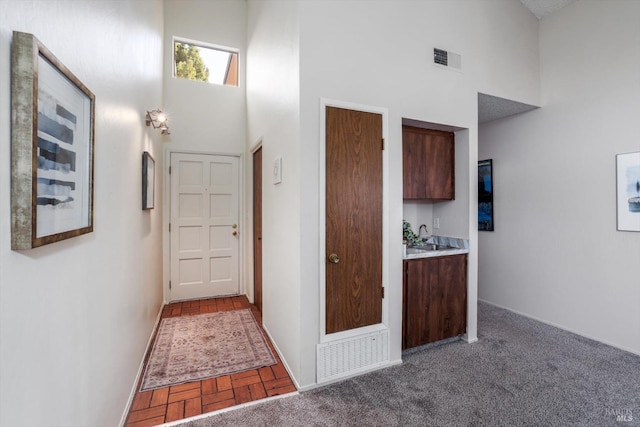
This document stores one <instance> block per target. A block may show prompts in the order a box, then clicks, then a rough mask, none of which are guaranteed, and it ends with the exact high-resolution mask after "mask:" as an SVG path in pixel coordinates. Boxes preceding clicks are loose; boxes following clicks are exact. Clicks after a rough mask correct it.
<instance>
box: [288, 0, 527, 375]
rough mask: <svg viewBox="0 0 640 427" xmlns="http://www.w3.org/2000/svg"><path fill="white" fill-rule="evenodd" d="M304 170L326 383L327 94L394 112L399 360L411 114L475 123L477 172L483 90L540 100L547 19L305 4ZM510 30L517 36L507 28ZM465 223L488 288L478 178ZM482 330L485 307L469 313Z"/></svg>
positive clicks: (393, 263) (432, 7) (306, 278)
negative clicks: (323, 185) (541, 33)
mask: <svg viewBox="0 0 640 427" xmlns="http://www.w3.org/2000/svg"><path fill="white" fill-rule="evenodd" d="M299 7H300V91H301V92H300V93H301V98H300V111H301V117H300V123H301V137H300V138H301V139H300V148H299V149H300V162H301V163H300V167H301V170H303V171H304V174H302V175H301V177H302V178H303V180H302V182H301V195H302V197H301V200H302V207H303V211H302V216H301V220H302V223H301V227H300V230H301V233H302V241H303V242H304V244H303V245H302V246H301V250H302V253H301V256H300V268H301V271H302V272H303V275H302V276H301V284H300V288H301V292H302V296H301V298H302V306H303V307H304V310H303V311H302V312H301V315H300V319H301V322H302V323H301V326H302V330H303V331H306V333H305V334H303V336H302V341H301V346H300V347H301V352H302V360H301V366H302V371H301V375H300V377H299V379H298V381H299V382H300V383H301V384H303V385H304V386H309V385H312V384H313V383H314V382H315V344H316V343H317V342H318V338H319V336H318V331H319V330H320V325H319V321H318V319H319V309H320V307H319V289H320V280H321V278H320V277H319V263H320V260H321V259H322V257H320V254H319V253H318V247H319V239H320V232H319V230H318V228H319V227H318V225H319V217H318V212H319V209H318V207H319V200H320V197H323V195H320V197H319V196H318V191H319V182H318V176H319V160H318V159H319V157H318V156H319V155H318V153H319V144H320V143H321V141H319V130H320V123H319V119H320V111H319V105H320V103H319V99H320V98H321V97H325V98H330V99H336V100H343V101H348V102H353V103H358V104H364V105H372V106H378V107H385V108H388V109H389V126H390V129H389V141H387V144H386V146H387V149H388V150H389V158H390V162H389V168H390V170H389V174H390V182H389V194H390V208H389V215H390V224H391V227H390V230H389V236H388V237H389V248H388V249H389V253H390V259H389V265H388V266H387V267H388V269H389V272H390V277H391V279H390V280H391V283H389V284H387V289H388V291H389V294H388V298H389V309H390V318H389V327H390V330H391V335H390V343H391V346H392V348H391V360H392V361H399V360H400V358H401V350H400V348H401V345H400V344H401V313H402V292H401V284H402V276H401V269H402V252H401V250H402V248H401V240H400V233H401V224H402V215H403V201H402V172H401V171H402V169H401V168H402V149H401V143H402V128H401V126H402V118H403V117H409V118H411V119H414V120H420V121H425V122H431V123H440V124H445V125H450V126H456V127H458V128H467V129H469V131H468V132H467V138H468V162H469V165H468V167H469V169H470V170H475V167H477V163H476V161H477V131H476V129H477V92H478V91H479V90H480V89H482V91H483V92H485V93H499V94H501V95H502V96H503V97H507V98H511V99H517V100H519V101H521V102H529V103H533V104H535V103H538V100H539V99H538V95H539V94H538V84H539V74H538V67H537V58H538V22H537V20H536V19H535V17H534V16H533V15H532V14H531V13H530V12H528V11H527V10H526V9H525V8H524V7H523V6H522V4H521V3H520V2H518V1H515V0H514V1H483V2H476V1H462V2H451V1H428V2H415V1H393V2H392V1H367V2H362V1H302V2H300V3H299ZM506 34H508V37H506V36H505V35H506ZM434 47H441V48H445V49H448V50H451V51H454V52H457V53H460V54H462V55H463V62H464V71H463V72H462V73H457V72H455V71H450V70H444V69H441V68H438V67H436V66H434V65H433V64H432V52H433V50H432V49H433V48H434ZM468 182H469V187H468V191H469V193H468V194H467V196H468V200H467V201H466V203H460V204H458V209H461V210H464V212H462V211H461V212H460V213H459V216H460V217H461V218H462V217H465V216H466V217H467V218H468V222H467V227H466V229H465V230H463V232H466V233H468V236H469V238H470V239H471V245H472V246H471V247H472V252H471V254H470V263H469V267H470V276H469V296H470V305H472V304H473V303H474V302H475V300H474V298H475V296H476V275H475V271H474V269H475V268H476V265H477V264H476V256H477V253H476V251H475V250H474V249H475V245H476V244H477V243H476V238H477V231H476V228H475V227H476V226H475V222H476V220H475V218H476V206H477V203H475V201H476V199H475V197H476V196H475V193H476V192H477V190H476V188H477V187H476V186H477V180H476V179H475V177H474V178H473V179H471V178H469V179H468ZM469 317H470V327H469V332H470V334H474V333H475V322H476V318H475V312H470V313H469Z"/></svg>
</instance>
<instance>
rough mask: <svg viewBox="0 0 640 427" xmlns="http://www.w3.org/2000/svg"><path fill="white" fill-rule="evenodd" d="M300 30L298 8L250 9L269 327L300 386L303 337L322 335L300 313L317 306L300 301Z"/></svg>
mask: <svg viewBox="0 0 640 427" xmlns="http://www.w3.org/2000/svg"><path fill="white" fill-rule="evenodd" d="M298 23H299V18H298V2H294V1H289V0H284V1H275V0H274V1H262V0H255V1H249V3H248V39H247V67H248V75H247V113H248V126H247V130H248V146H247V151H248V150H249V149H250V148H251V147H253V146H254V145H255V144H256V143H258V141H262V159H263V168H262V171H263V176H262V194H263V196H262V223H263V225H262V254H263V257H262V265H263V267H262V274H263V277H262V310H263V313H262V321H263V325H264V328H265V330H266V331H267V333H268V334H269V335H270V336H271V338H272V341H273V343H274V345H275V346H276V347H277V348H278V351H280V353H281V354H282V356H283V359H284V360H283V361H284V362H285V363H286V364H287V367H288V368H289V369H290V372H291V374H292V376H293V379H294V381H296V383H297V385H300V372H301V366H300V363H301V362H300V360H301V356H300V352H301V348H300V341H301V335H303V334H304V335H306V334H315V331H313V330H305V329H304V328H303V327H302V325H301V322H300V316H301V313H302V312H303V311H306V310H314V307H309V306H304V305H302V302H301V299H300V296H301V293H302V286H303V285H302V281H301V278H302V277H303V275H304V276H306V274H307V272H303V271H302V270H301V253H302V252H303V248H304V247H306V245H307V242H304V241H303V239H302V230H301V229H300V224H301V218H302V216H304V215H305V210H306V209H307V208H306V206H303V205H302V200H301V199H302V197H301V193H300V192H301V185H300V182H301V181H302V180H303V179H304V176H305V175H306V173H307V172H306V171H304V169H303V167H302V165H301V164H300V144H301V142H300V77H299V37H298ZM280 156H281V157H282V182H281V183H280V184H277V185H274V184H273V180H272V175H271V171H272V168H271V165H272V162H273V160H274V159H275V158H276V157H280ZM247 169H248V170H250V168H247ZM248 182H250V180H248ZM247 210H248V211H250V210H251V205H250V204H249V203H248V204H247ZM249 233H251V231H249ZM252 277H253V276H250V279H249V280H248V281H247V283H252V281H253V280H252ZM249 286H251V285H248V287H249Z"/></svg>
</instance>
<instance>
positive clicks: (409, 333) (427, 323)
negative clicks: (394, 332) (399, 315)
mask: <svg viewBox="0 0 640 427" xmlns="http://www.w3.org/2000/svg"><path fill="white" fill-rule="evenodd" d="M438 260H439V258H425V259H421V260H414V261H408V262H407V286H406V289H407V291H406V295H407V296H406V310H405V313H404V314H405V319H406V321H405V324H406V326H405V328H406V329H405V348H411V347H417V346H419V345H422V344H426V343H428V342H430V341H431V340H430V336H429V334H430V330H431V329H432V327H431V324H432V323H433V318H434V316H436V315H437V314H436V313H435V312H433V311H432V309H431V307H430V306H431V298H432V289H433V288H435V287H436V286H437V282H438V264H439V261H438Z"/></svg>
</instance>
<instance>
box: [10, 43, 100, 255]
mask: <svg viewBox="0 0 640 427" xmlns="http://www.w3.org/2000/svg"><path fill="white" fill-rule="evenodd" d="M11 59H12V62H11V248H12V249H14V250H20V249H30V248H35V247H38V246H43V245H46V244H49V243H54V242H57V241H60V240H64V239H69V238H71V237H76V236H79V235H82V234H85V233H90V232H92V231H93V145H94V110H95V97H94V95H93V93H91V91H90V90H89V89H87V87H86V86H84V85H83V84H82V82H80V80H78V78H77V77H76V76H75V75H73V74H72V73H71V71H69V70H68V69H67V68H66V67H65V66H64V65H63V64H62V62H60V61H59V60H58V59H57V58H56V57H55V56H54V55H53V54H52V53H51V52H50V51H49V50H48V49H47V48H45V47H44V46H43V45H42V43H40V42H39V41H38V39H37V38H36V37H34V36H33V35H32V34H28V33H21V32H17V31H14V33H13V40H12V48H11Z"/></svg>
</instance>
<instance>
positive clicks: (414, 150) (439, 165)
mask: <svg viewBox="0 0 640 427" xmlns="http://www.w3.org/2000/svg"><path fill="white" fill-rule="evenodd" d="M402 179H403V198H404V199H414V200H415V199H430V200H453V199H455V137H454V135H453V133H452V132H443V131H438V130H430V129H421V128H415V127H410V126H403V127H402Z"/></svg>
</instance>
